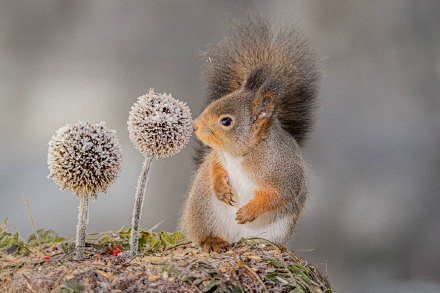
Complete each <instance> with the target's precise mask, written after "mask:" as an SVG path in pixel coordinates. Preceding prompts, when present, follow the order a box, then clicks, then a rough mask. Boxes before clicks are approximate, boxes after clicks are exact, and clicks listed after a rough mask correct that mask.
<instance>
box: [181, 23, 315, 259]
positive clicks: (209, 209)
mask: <svg viewBox="0 0 440 293" xmlns="http://www.w3.org/2000/svg"><path fill="white" fill-rule="evenodd" d="M206 60H207V64H206V67H205V75H206V78H207V100H208V106H207V107H206V108H205V109H204V110H203V112H202V113H201V114H200V116H199V117H198V118H197V119H195V120H194V122H193V128H194V131H195V134H196V136H197V138H198V139H199V140H200V141H201V142H202V143H203V144H204V146H203V147H202V149H199V150H198V158H196V163H197V165H198V166H197V171H196V174H195V178H194V182H193V185H192V187H191V189H190V191H189V193H188V196H187V199H186V202H185V204H184V207H183V214H182V217H181V220H180V226H181V229H182V230H183V231H184V232H185V233H186V235H187V237H188V238H189V239H190V240H192V241H193V242H195V243H197V244H199V245H200V246H201V247H202V249H203V250H205V251H214V252H218V251H221V250H224V249H226V248H227V247H229V246H230V245H231V243H233V242H236V241H238V240H240V239H241V238H243V237H262V238H266V239H268V240H270V241H273V242H276V243H279V244H286V242H287V241H288V240H289V239H290V238H291V236H292V234H293V230H294V228H295V225H296V222H297V220H298V217H299V216H300V215H301V212H302V210H303V207H304V203H305V200H306V197H307V192H308V191H307V190H308V187H307V170H306V163H305V161H304V159H303V158H302V155H301V147H302V146H304V142H305V140H306V138H307V135H308V133H309V131H310V130H311V128H312V125H313V120H314V119H313V116H314V115H313V113H314V109H315V105H316V99H317V94H318V82H319V77H320V76H319V75H320V74H319V68H318V64H317V55H316V54H315V52H314V50H313V49H312V46H311V45H310V44H309V42H308V41H307V39H306V38H305V37H304V36H303V34H302V33H301V32H300V31H298V30H297V29H295V28H293V27H291V26H288V25H286V26H283V27H281V28H280V29H279V30H278V31H277V32H275V33H274V32H272V28H271V25H270V22H269V21H268V19H267V18H265V17H262V16H247V17H246V18H242V19H239V20H238V21H235V22H234V23H233V24H232V26H231V29H230V33H229V35H228V36H227V37H226V38H225V39H224V40H223V41H221V42H220V43H218V44H217V45H215V46H213V47H211V48H210V49H209V50H208V52H207V53H206Z"/></svg>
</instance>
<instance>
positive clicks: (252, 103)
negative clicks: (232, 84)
mask: <svg viewBox="0 0 440 293" xmlns="http://www.w3.org/2000/svg"><path fill="white" fill-rule="evenodd" d="M265 73H266V72H265V69H264V68H263V67H258V68H256V69H254V70H253V71H252V72H251V73H250V74H249V76H248V78H247V79H246V81H245V83H244V84H243V86H242V87H241V88H239V89H238V90H236V91H235V92H232V93H230V94H228V95H226V96H223V97H221V98H220V99H218V100H216V101H214V102H212V103H211V104H209V105H208V107H206V109H205V110H204V111H203V112H202V113H201V114H200V116H199V117H198V118H197V119H195V120H194V123H193V126H194V131H195V133H196V135H197V137H198V138H199V139H200V140H201V141H202V142H203V143H205V144H206V145H208V146H210V147H211V148H213V149H219V150H222V151H226V152H228V153H230V154H232V155H244V154H246V153H248V152H250V151H251V150H252V148H253V147H255V146H256V145H257V144H258V143H259V142H260V141H262V140H263V139H264V138H265V137H266V136H267V133H268V130H269V129H270V126H271V125H272V124H273V121H274V119H275V115H274V112H275V99H276V93H277V91H276V90H275V88H276V86H275V84H274V83H273V82H270V80H269V81H268V80H267V79H266V80H264V79H263V78H262V77H263V76H267V75H266V74H265Z"/></svg>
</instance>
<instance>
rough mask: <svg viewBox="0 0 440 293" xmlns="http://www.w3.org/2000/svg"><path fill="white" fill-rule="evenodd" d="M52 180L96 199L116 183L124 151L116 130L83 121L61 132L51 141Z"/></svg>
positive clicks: (61, 186) (64, 128) (50, 166)
mask: <svg viewBox="0 0 440 293" xmlns="http://www.w3.org/2000/svg"><path fill="white" fill-rule="evenodd" d="M47 163H48V165H49V176H48V177H49V178H52V179H53V180H54V181H55V182H56V183H57V184H58V185H59V186H60V188H61V189H62V190H71V191H73V192H75V194H77V195H88V196H91V197H96V193H97V192H105V191H106V190H107V188H108V187H109V186H110V184H111V183H112V182H113V181H115V180H116V178H117V177H118V174H119V171H120V169H121V163H122V149H121V145H120V144H119V140H118V138H117V137H116V131H114V130H111V129H108V128H107V127H106V126H105V123H104V122H101V123H98V124H91V123H89V122H79V123H77V124H74V125H66V126H64V127H61V128H60V129H58V131H57V132H56V133H55V134H54V136H53V137H52V138H51V140H50V141H49V153H48V156H47Z"/></svg>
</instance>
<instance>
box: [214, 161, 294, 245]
mask: <svg viewBox="0 0 440 293" xmlns="http://www.w3.org/2000/svg"><path fill="white" fill-rule="evenodd" d="M220 158H221V159H220V160H221V164H222V166H223V168H225V170H226V172H227V173H228V176H229V184H230V185H231V187H232V190H233V193H234V200H235V202H236V204H235V206H229V205H227V204H225V203H222V202H219V200H218V199H217V197H215V196H213V197H212V199H211V201H212V202H211V204H212V207H213V211H214V217H215V219H216V220H217V221H218V225H214V227H217V229H218V231H215V232H214V233H216V234H218V236H221V237H223V238H224V239H225V240H226V241H228V242H236V241H238V240H240V238H242V237H262V238H266V239H269V240H271V241H274V242H278V243H284V242H285V241H286V240H287V239H286V238H287V237H288V236H289V230H290V229H289V225H290V223H291V219H290V218H289V217H287V216H285V217H276V218H275V214H274V213H273V212H268V213H265V214H263V215H261V216H259V217H258V218H257V219H255V220H254V221H252V222H251V223H246V224H238V223H237V221H236V220H235V217H236V213H237V210H238V209H239V208H240V207H242V206H243V205H245V204H246V203H248V202H249V201H250V200H251V199H252V198H253V197H254V192H255V190H256V188H257V185H256V184H255V182H253V180H252V179H251V178H250V176H249V175H248V173H247V172H246V170H245V169H244V168H243V166H242V164H241V162H242V157H234V156H231V155H230V154H227V153H223V154H222V155H221V156H220Z"/></svg>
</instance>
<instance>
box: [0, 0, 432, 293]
mask: <svg viewBox="0 0 440 293" xmlns="http://www.w3.org/2000/svg"><path fill="white" fill-rule="evenodd" d="M248 10H251V11H256V12H257V13H264V14H267V15H269V17H270V18H271V19H273V21H274V22H275V23H276V22H280V21H281V22H282V21H286V20H287V21H291V22H297V23H300V24H301V26H302V27H303V28H304V30H305V31H306V33H307V34H308V35H309V36H310V38H311V39H312V40H314V42H315V43H316V45H317V47H318V49H319V50H320V52H321V53H322V55H323V69H324V71H325V74H324V77H323V79H322V91H321V101H320V109H319V111H318V115H317V117H318V122H317V127H316V129H315V131H314V134H313V138H312V139H311V140H310V142H309V145H308V147H307V148H306V149H305V156H306V157H307V160H308V161H309V162H310V164H311V170H312V171H311V173H312V179H311V181H312V193H311V195H310V199H309V201H308V203H307V208H306V211H305V214H304V216H303V217H302V218H301V220H300V223H299V225H298V229H297V233H296V235H295V241H294V242H293V244H292V248H293V249H295V250H296V251H297V252H298V253H299V254H300V255H302V256H304V257H306V258H307V259H308V260H309V261H312V262H314V263H316V264H320V267H321V268H322V269H323V270H324V271H325V270H326V268H327V269H328V274H329V275H330V278H331V280H332V282H333V284H334V286H335V288H336V290H337V291H339V292H395V291H399V292H440V270H439V267H440V196H439V195H440V194H439V190H440V146H439V143H440V98H439V96H440V95H439V92H440V85H439V84H440V79H439V76H440V37H439V35H440V17H439V16H440V2H439V1H436V0H431V1H428V0H426V1H415V0H414V1H409V0H395V1H392V0H389V1H380V0H373V1H372V0H370V1H361V0H358V1H348V0H338V1H330V0H327V1H318V0H316V1H311V0H304V1H287V0H286V1H270V2H269V1H255V2H253V1H241V2H239V1H232V0H230V1H202V0H200V1H109V0H105V1H104V0H102V1H13V0H1V1H0V219H3V218H5V217H6V216H8V217H9V223H10V225H11V227H12V226H16V227H17V228H18V229H19V230H20V231H21V233H22V235H23V236H24V237H27V235H29V233H30V232H31V230H32V228H31V224H30V221H29V219H28V215H27V213H26V209H25V206H24V204H23V200H22V198H23V197H27V198H28V200H29V203H30V207H31V209H32V213H33V215H34V218H35V220H36V223H37V226H38V227H39V228H41V227H50V228H53V229H54V230H56V231H58V232H59V233H61V234H63V235H67V236H73V235H74V232H75V226H76V221H77V218H76V215H77V209H76V207H77V204H78V201H77V199H76V198H75V197H74V196H73V195H72V194H71V193H69V192H62V191H59V189H58V187H57V186H56V185H55V184H54V182H52V181H50V180H49V179H47V178H46V176H47V174H48V170H47V165H46V154H47V142H48V141H49V139H50V137H51V136H52V134H53V133H54V132H55V130H57V129H58V128H59V127H60V126H63V125H65V124H66V123H68V122H69V123H74V122H77V121H78V120H90V121H93V122H99V121H106V122H107V125H108V126H109V127H110V128H113V129H116V130H117V132H118V135H119V138H120V140H121V144H122V147H123V149H124V162H123V169H122V172H121V175H120V179H119V180H118V181H117V182H116V183H115V184H114V185H113V186H112V187H111V189H110V190H109V192H108V193H107V194H102V195H100V197H99V198H98V200H97V201H96V202H94V203H92V204H91V211H90V224H89V226H88V230H89V231H106V230H116V229H119V228H120V227H121V226H123V225H128V224H129V223H130V218H131V209H132V205H133V200H134V188H135V185H136V182H137V176H138V174H139V172H140V168H141V164H142V157H141V155H140V154H139V153H138V152H137V151H136V150H135V149H134V147H133V146H132V145H131V143H130V141H129V139H128V134H127V130H126V120H127V117H128V111H129V109H130V106H131V105H132V104H133V103H134V101H135V100H136V98H137V97H138V96H140V95H142V94H143V93H145V92H146V91H147V90H148V89H149V88H150V87H154V88H155V89H156V90H158V91H165V92H170V93H172V94H173V95H174V97H177V98H179V99H181V100H183V101H186V102H188V104H189V106H190V107H191V109H192V112H193V114H194V115H195V116H196V115H198V114H199V113H200V111H201V107H202V103H203V102H202V101H203V93H204V83H203V77H202V75H201V60H200V59H201V58H200V56H199V52H201V51H203V50H205V49H206V45H207V44H208V43H211V42H217V41H219V40H220V39H221V38H222V37H223V36H224V34H225V25H226V24H227V22H228V17H234V16H239V15H240V14H243V13H245V12H247V11H248ZM193 140H194V139H193ZM192 143H194V141H193V142H192ZM191 156H192V147H188V148H186V149H185V150H184V151H182V152H181V153H180V154H178V155H177V156H175V157H173V158H170V159H164V160H161V161H155V162H153V167H152V175H151V177H150V182H149V185H148V194H147V196H146V200H145V205H144V214H143V218H142V226H143V227H152V226H154V225H155V224H157V223H161V225H160V227H159V229H163V230H174V229H176V225H177V219H178V215H179V213H180V208H181V205H182V202H183V199H184V197H185V192H186V190H187V188H188V186H189V185H190V178H191V174H192V170H193V165H192V161H191Z"/></svg>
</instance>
